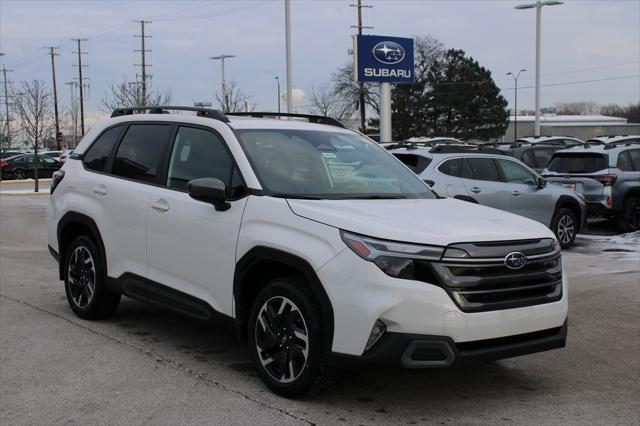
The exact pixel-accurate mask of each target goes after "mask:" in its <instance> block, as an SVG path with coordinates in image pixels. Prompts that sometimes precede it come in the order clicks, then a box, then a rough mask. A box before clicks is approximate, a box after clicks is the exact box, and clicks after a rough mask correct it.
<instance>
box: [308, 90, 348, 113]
mask: <svg viewBox="0 0 640 426" xmlns="http://www.w3.org/2000/svg"><path fill="white" fill-rule="evenodd" d="M307 109H308V110H309V112H311V113H312V114H318V115H324V116H327V117H334V118H337V119H339V120H340V119H345V118H350V117H351V116H353V113H354V112H355V111H354V109H353V108H352V106H351V105H349V104H345V102H343V100H342V97H341V96H340V95H339V94H338V93H337V92H336V91H335V89H334V87H333V86H331V84H329V83H325V84H322V85H320V86H317V87H316V86H311V90H309V102H308V105H307Z"/></svg>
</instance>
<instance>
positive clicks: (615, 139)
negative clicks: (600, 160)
mask: <svg viewBox="0 0 640 426" xmlns="http://www.w3.org/2000/svg"><path fill="white" fill-rule="evenodd" d="M631 142H640V135H620V136H598V137H595V138H591V139H589V140H588V141H587V144H589V145H609V144H618V143H623V144H624V143H631Z"/></svg>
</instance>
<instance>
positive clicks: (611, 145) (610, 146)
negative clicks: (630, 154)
mask: <svg viewBox="0 0 640 426" xmlns="http://www.w3.org/2000/svg"><path fill="white" fill-rule="evenodd" d="M621 145H624V146H631V145H640V141H634V140H630V141H615V142H609V143H606V144H604V149H613V148H616V147H618V146H621Z"/></svg>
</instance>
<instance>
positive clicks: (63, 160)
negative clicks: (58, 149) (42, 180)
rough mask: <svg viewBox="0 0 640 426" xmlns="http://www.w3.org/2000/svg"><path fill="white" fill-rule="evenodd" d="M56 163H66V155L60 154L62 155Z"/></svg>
mask: <svg viewBox="0 0 640 426" xmlns="http://www.w3.org/2000/svg"><path fill="white" fill-rule="evenodd" d="M58 161H60V162H65V161H67V154H62V155H61V156H60V158H59V159H58Z"/></svg>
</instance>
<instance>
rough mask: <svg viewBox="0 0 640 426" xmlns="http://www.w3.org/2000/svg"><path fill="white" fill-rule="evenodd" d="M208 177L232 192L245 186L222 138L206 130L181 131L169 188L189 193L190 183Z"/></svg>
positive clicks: (189, 129) (174, 147)
mask: <svg viewBox="0 0 640 426" xmlns="http://www.w3.org/2000/svg"><path fill="white" fill-rule="evenodd" d="M234 174H237V176H234ZM205 177H209V178H218V179H220V180H221V181H222V182H224V184H225V185H226V186H227V187H231V188H233V187H234V186H242V182H241V179H240V176H239V173H237V172H236V171H235V166H234V164H233V160H232V158H231V155H230V154H229V152H228V151H227V150H226V149H225V146H224V142H223V141H222V139H221V138H220V136H218V135H217V134H215V133H213V132H210V131H207V130H202V129H195V128H192V127H181V128H180V129H179V130H178V134H177V135H176V141H175V143H174V144H173V151H172V152H171V160H170V162H169V171H168V173H167V186H168V187H169V188H173V189H179V190H186V189H187V183H188V182H189V181H190V180H193V179H199V178H205ZM234 180H235V181H234ZM233 195H234V194H233V193H232V194H231V196H233Z"/></svg>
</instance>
